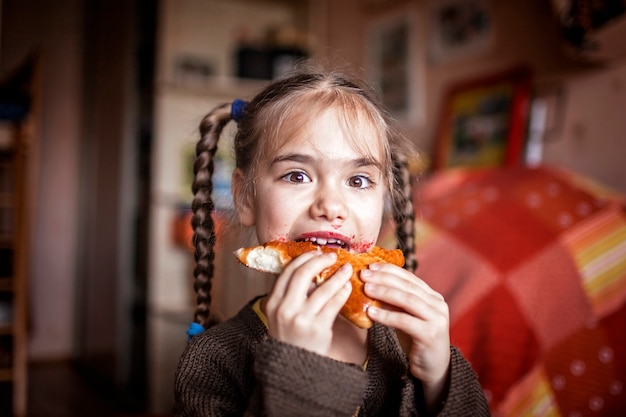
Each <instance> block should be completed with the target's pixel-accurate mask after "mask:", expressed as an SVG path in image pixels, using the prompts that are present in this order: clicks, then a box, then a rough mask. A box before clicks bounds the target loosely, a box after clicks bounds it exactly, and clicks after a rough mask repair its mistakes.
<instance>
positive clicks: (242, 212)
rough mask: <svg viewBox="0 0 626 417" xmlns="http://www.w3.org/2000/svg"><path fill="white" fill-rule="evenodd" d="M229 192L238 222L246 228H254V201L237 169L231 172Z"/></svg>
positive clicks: (241, 174) (241, 173) (239, 170)
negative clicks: (231, 194) (230, 191)
mask: <svg viewBox="0 0 626 417" xmlns="http://www.w3.org/2000/svg"><path fill="white" fill-rule="evenodd" d="M231 190H232V192H233V200H234V203H235V211H236V212H237V217H238V218H239V222H240V223H241V225H243V226H246V227H250V226H254V224H255V223H256V212H255V210H254V200H253V198H252V195H251V193H250V190H249V189H247V187H245V179H244V175H243V172H241V169H239V168H236V169H235V170H234V171H233V175H232V185H231Z"/></svg>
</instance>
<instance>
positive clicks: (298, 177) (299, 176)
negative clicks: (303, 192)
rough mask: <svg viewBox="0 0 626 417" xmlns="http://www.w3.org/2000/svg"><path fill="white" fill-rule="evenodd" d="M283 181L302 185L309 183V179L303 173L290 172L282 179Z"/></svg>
mask: <svg viewBox="0 0 626 417" xmlns="http://www.w3.org/2000/svg"><path fill="white" fill-rule="evenodd" d="M283 179H284V180H285V181H288V182H292V183H304V182H311V179H310V178H309V177H308V175H306V174H305V173H304V172H300V171H298V172H290V173H289V174H287V175H285V176H284V177H283Z"/></svg>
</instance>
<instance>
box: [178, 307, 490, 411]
mask: <svg viewBox="0 0 626 417" xmlns="http://www.w3.org/2000/svg"><path fill="white" fill-rule="evenodd" d="M251 305H252V303H249V304H248V305H246V306H245V307H244V308H243V309H242V310H241V311H240V312H239V313H238V314H237V315H236V316H235V317H233V318H231V319H230V320H228V321H226V322H224V323H222V324H220V325H217V326H215V327H212V328H210V329H209V330H207V331H206V332H204V333H202V334H200V335H198V336H196V337H194V338H193V340H192V341H191V342H190V343H189V345H188V346H187V348H186V349H185V352H184V353H183V355H182V357H181V359H180V362H179V365H178V369H177V371H176V382H175V416H178V417H192V416H193V417H199V416H266V415H271V416H305V415H306V416H320V417H321V416H324V417H329V416H352V415H355V413H356V412H357V410H358V415H359V416H383V415H384V416H420V415H423V413H422V414H420V411H419V410H422V409H423V398H422V394H421V392H422V391H421V384H420V382H419V381H418V380H417V379H415V378H413V377H411V376H410V375H409V373H408V360H407V358H406V355H405V354H404V353H403V352H402V350H401V349H400V345H399V343H398V340H397V337H396V335H395V333H394V332H393V331H392V330H390V329H389V328H386V327H384V326H381V325H378V324H376V325H374V327H373V328H372V329H370V332H369V361H368V365H367V372H366V371H363V370H362V369H361V368H360V367H358V366H355V365H352V364H347V363H343V362H339V361H336V360H333V359H330V358H327V357H324V356H320V355H317V354H315V353H313V352H310V351H307V350H305V349H301V348H298V347H295V346H292V345H289V344H285V343H282V342H280V341H278V340H276V339H273V338H271V337H269V336H268V335H267V330H266V328H265V326H264V325H263V323H262V322H261V320H260V319H259V318H258V316H257V315H256V314H255V313H254V311H253V310H252V307H251ZM451 349H452V350H451V354H452V360H451V369H450V372H451V379H450V391H449V393H448V396H447V398H446V400H445V405H444V407H443V409H442V412H441V413H440V415H441V416H470V415H471V416H488V415H489V410H488V407H487V403H486V400H485V397H484V395H483V392H482V389H481V387H480V385H479V384H478V381H477V380H476V377H475V374H474V372H473V371H472V369H471V367H470V365H469V364H468V362H467V361H466V360H465V359H464V358H463V357H462V355H461V353H460V352H459V351H458V350H457V349H456V348H451Z"/></svg>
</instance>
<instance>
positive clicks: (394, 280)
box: [361, 264, 450, 405]
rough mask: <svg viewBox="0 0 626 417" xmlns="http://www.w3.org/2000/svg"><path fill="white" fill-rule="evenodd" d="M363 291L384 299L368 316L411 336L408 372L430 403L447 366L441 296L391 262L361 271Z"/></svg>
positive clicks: (446, 326) (438, 392) (435, 399)
mask: <svg viewBox="0 0 626 417" xmlns="http://www.w3.org/2000/svg"><path fill="white" fill-rule="evenodd" d="M361 279H362V280H363V282H365V294H366V295H368V296H369V297H371V298H373V299H376V300H379V301H381V302H382V303H383V307H382V308H376V307H370V308H369V309H368V310H367V312H368V315H369V317H370V318H371V319H372V320H374V321H376V322H379V323H381V324H384V325H387V326H389V327H393V328H395V329H396V330H398V331H400V332H401V333H404V334H405V335H406V337H407V338H409V339H410V348H408V351H407V352H406V353H407V355H408V357H409V363H410V371H411V374H412V375H413V376H414V377H415V378H418V379H420V380H421V381H422V383H423V385H424V396H425V399H426V403H427V404H429V405H434V404H436V403H437V402H438V401H439V400H440V399H441V398H440V397H442V395H443V394H444V390H445V389H446V383H447V381H448V370H449V366H450V331H449V326H450V316H449V310H448V304H447V303H446V302H445V300H444V298H443V296H442V295H441V294H439V293H437V292H436V291H434V290H433V289H432V288H430V287H429V286H428V284H426V283H425V282H424V281H422V280H421V279H419V278H418V277H416V276H415V275H414V274H412V273H411V272H409V271H407V270H405V269H403V268H401V267H398V266H396V265H392V264H373V265H370V268H369V269H367V270H363V271H361Z"/></svg>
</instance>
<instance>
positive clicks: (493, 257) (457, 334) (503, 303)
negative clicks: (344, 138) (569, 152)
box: [383, 167, 626, 417]
mask: <svg viewBox="0 0 626 417" xmlns="http://www.w3.org/2000/svg"><path fill="white" fill-rule="evenodd" d="M415 199H416V214H417V217H418V222H417V225H416V233H417V238H418V240H417V251H416V253H417V258H418V262H419V267H418V270H417V274H418V276H420V277H422V278H423V279H424V280H426V281H427V282H428V283H429V284H430V285H431V286H432V287H433V288H434V289H435V290H437V291H439V292H440V293H441V294H443V295H444V296H445V298H446V300H447V302H448V304H449V306H450V315H451V328H450V332H451V337H452V342H453V343H454V344H455V345H457V346H458V347H459V348H460V349H461V350H462V351H463V353H464V355H465V356H466V357H467V358H468V360H469V361H470V362H471V363H472V365H473V367H474V369H475V370H476V372H477V373H478V376H479V378H480V381H481V383H482V385H483V387H484V389H485V392H486V394H487V397H488V399H489V401H490V405H491V408H492V412H493V414H494V415H496V416H498V415H500V416H527V415H533V416H564V417H574V416H587V415H589V416H591V415H593V416H618V415H626V414H624V413H626V387H624V384H626V302H625V301H626V211H625V209H626V204H625V200H624V198H623V197H622V196H620V195H618V194H616V193H613V192H611V191H610V190H608V189H604V188H602V187H601V186H600V185H598V184H596V183H594V182H592V181H590V180H588V179H585V178H582V177H581V176H578V175H574V174H572V173H569V172H565V171H563V170H560V169H555V168H548V167H542V168H536V169H531V168H511V169H509V168H506V169H487V170H471V171H462V170H456V171H442V172H440V173H438V174H435V175H434V176H432V177H430V178H428V179H427V180H423V181H422V182H421V183H420V184H419V185H418V186H417V187H416V196H415ZM387 238H388V236H387ZM384 239H385V237H383V240H384Z"/></svg>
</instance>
